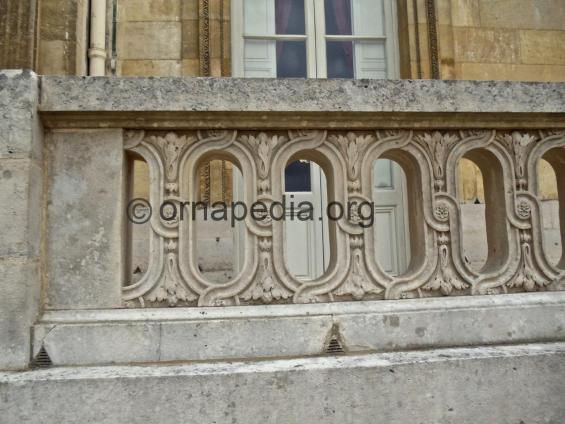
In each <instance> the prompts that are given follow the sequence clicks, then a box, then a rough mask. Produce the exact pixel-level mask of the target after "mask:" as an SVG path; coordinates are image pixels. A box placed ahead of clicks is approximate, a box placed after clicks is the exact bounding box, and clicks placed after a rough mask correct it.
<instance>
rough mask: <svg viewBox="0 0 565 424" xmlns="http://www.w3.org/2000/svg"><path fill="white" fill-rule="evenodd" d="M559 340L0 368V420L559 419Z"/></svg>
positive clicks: (562, 346)
mask: <svg viewBox="0 0 565 424" xmlns="http://www.w3.org/2000/svg"><path fill="white" fill-rule="evenodd" d="M564 399H565V343H544V344H523V345H507V346H489V347H473V348H451V349H436V350H428V351H424V350H422V351H410V352H396V353H377V354H367V355H355V356H325V357H315V358H297V359H279V360H268V361H256V362H216V363H210V362H209V363H192V364H188V363H187V364H162V365H143V366H141V365H140V366H106V367H100V366H99V367H57V368H52V369H46V370H33V371H26V372H5V373H0V411H2V412H1V415H0V417H1V418H0V421H1V422H2V423H23V422H26V423H42V424H49V423H57V424H60V423H77V422H80V423H82V424H86V423H97V424H104V423H161V424H168V423H180V422H182V423H198V424H200V423H216V424H220V423H221V424H223V423H226V424H227V423H244V424H254V423H257V424H267V423H277V424H280V423H308V424H314V423H324V424H331V423H340V424H343V423H348V424H349V423H371V424H378V423H386V424H395V423H434V424H435V423H458V424H459V423H497V424H505V423H508V424H510V423H513V424H515V423H541V422H543V423H562V422H563V419H564V417H565V402H563V400H564Z"/></svg>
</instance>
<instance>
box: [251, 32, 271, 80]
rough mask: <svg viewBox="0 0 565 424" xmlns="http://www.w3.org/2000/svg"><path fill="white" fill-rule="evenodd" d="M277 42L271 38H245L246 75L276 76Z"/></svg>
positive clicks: (253, 76)
mask: <svg viewBox="0 0 565 424" xmlns="http://www.w3.org/2000/svg"><path fill="white" fill-rule="evenodd" d="M276 71H277V68H276V44H275V42H274V41H269V40H245V48H244V75H245V77H247V78H275V77H276V76H277V73H276Z"/></svg>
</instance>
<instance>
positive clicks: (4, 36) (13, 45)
mask: <svg viewBox="0 0 565 424" xmlns="http://www.w3.org/2000/svg"><path fill="white" fill-rule="evenodd" d="M37 4H38V2H37V0H25V1H24V0H3V1H2V2H0V69H19V68H22V69H23V68H25V69H32V68H33V67H34V60H35V51H34V47H35V31H36V22H37Z"/></svg>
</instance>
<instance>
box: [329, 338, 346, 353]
mask: <svg viewBox="0 0 565 424" xmlns="http://www.w3.org/2000/svg"><path fill="white" fill-rule="evenodd" d="M326 353H327V354H328V355H342V354H344V353H345V351H344V350H343V346H341V343H340V342H339V340H338V339H337V337H336V336H333V337H332V338H331V339H330V342H329V343H328V346H327V347H326Z"/></svg>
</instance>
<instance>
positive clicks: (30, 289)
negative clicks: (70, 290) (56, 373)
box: [0, 257, 41, 369]
mask: <svg viewBox="0 0 565 424" xmlns="http://www.w3.org/2000/svg"><path fill="white" fill-rule="evenodd" d="M40 287H41V285H40V276H39V260H38V259H37V258H14V257H12V258H9V257H3V258H0V369H23V368H26V367H27V365H28V363H29V360H30V357H31V355H30V354H31V352H30V335H31V330H30V329H31V324H32V322H33V321H34V320H35V319H36V316H37V314H38V312H39V296H40Z"/></svg>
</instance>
